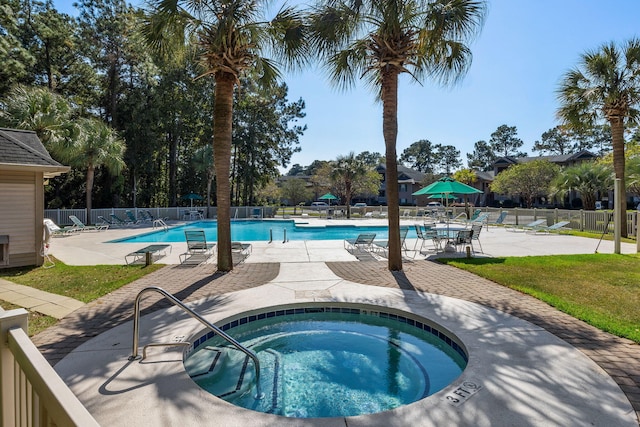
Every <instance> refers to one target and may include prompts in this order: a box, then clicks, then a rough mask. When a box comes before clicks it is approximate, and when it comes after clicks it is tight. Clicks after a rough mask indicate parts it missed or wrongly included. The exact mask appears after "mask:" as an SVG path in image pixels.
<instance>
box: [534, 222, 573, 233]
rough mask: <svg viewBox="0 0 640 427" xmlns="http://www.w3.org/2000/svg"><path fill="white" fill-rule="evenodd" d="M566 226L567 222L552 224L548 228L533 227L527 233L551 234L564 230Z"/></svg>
mask: <svg viewBox="0 0 640 427" xmlns="http://www.w3.org/2000/svg"><path fill="white" fill-rule="evenodd" d="M567 225H569V221H560V222H556V223H555V224H552V225H550V226H539V227H533V228H531V229H529V230H527V233H530V234H551V232H552V231H559V230H562V229H563V228H566V227H565V226H567Z"/></svg>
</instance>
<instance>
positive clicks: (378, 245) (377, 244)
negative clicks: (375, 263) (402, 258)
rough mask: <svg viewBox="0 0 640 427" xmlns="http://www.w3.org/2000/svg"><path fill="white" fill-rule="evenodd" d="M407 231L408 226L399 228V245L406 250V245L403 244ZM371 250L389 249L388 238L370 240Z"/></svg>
mask: <svg viewBox="0 0 640 427" xmlns="http://www.w3.org/2000/svg"><path fill="white" fill-rule="evenodd" d="M408 233H409V228H408V227H401V228H400V247H401V248H402V249H404V250H405V251H406V250H407V245H405V242H404V241H405V239H406V238H407V234H408ZM372 247H373V250H375V251H376V252H377V253H383V254H384V253H388V251H389V241H388V240H374V241H373V242H372Z"/></svg>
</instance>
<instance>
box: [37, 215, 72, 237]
mask: <svg viewBox="0 0 640 427" xmlns="http://www.w3.org/2000/svg"><path fill="white" fill-rule="evenodd" d="M42 223H43V224H44V226H45V227H46V228H47V230H48V231H49V234H50V235H51V236H52V237H58V236H70V235H71V234H73V233H75V232H76V231H78V229H77V228H76V227H74V226H71V227H60V226H58V225H57V224H56V223H55V222H53V220H50V219H49V218H45V219H44V220H43V221H42Z"/></svg>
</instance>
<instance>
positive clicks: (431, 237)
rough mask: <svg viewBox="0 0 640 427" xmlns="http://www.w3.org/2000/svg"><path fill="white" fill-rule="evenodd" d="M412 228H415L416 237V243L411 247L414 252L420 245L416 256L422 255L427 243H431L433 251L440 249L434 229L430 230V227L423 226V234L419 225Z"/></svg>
mask: <svg viewBox="0 0 640 427" xmlns="http://www.w3.org/2000/svg"><path fill="white" fill-rule="evenodd" d="M414 227H415V228H416V237H417V239H416V243H415V244H414V245H413V250H414V251H416V248H417V247H418V243H420V249H418V250H417V252H416V254H418V253H422V250H423V249H424V245H426V244H427V242H428V241H431V242H432V243H433V248H434V250H435V251H437V250H438V249H439V248H440V239H439V238H438V233H437V232H436V230H435V229H432V228H431V227H429V226H426V225H425V231H424V232H423V231H422V228H421V227H420V224H414Z"/></svg>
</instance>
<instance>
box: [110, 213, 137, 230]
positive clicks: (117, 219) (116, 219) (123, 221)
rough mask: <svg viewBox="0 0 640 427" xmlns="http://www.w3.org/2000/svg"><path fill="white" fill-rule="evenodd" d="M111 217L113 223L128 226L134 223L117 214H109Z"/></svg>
mask: <svg viewBox="0 0 640 427" xmlns="http://www.w3.org/2000/svg"><path fill="white" fill-rule="evenodd" d="M109 217H110V218H111V225H120V226H122V227H127V226H129V225H131V224H132V222H131V221H129V220H126V219H122V218H120V217H119V216H118V215H116V214H109Z"/></svg>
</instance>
